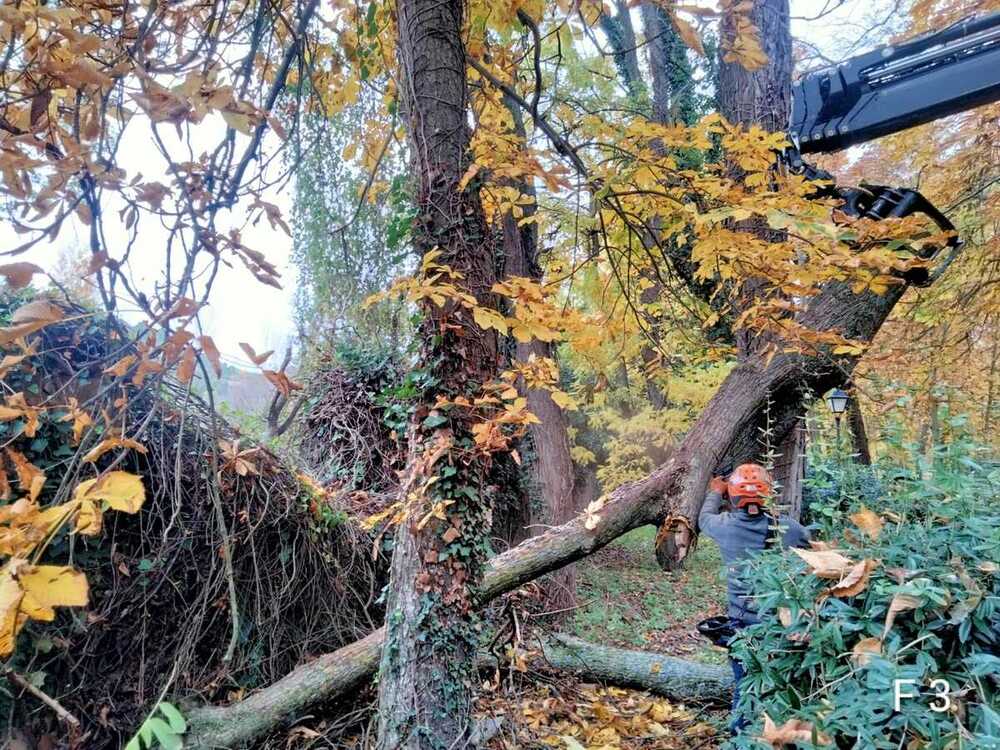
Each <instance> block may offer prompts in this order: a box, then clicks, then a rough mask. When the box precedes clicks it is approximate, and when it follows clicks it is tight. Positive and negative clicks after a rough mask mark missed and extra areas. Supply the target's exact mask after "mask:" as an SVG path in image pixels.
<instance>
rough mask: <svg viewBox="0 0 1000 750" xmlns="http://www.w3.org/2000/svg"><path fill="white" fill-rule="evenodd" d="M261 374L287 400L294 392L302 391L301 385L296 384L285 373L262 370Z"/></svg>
mask: <svg viewBox="0 0 1000 750" xmlns="http://www.w3.org/2000/svg"><path fill="white" fill-rule="evenodd" d="M261 372H262V373H263V374H264V377H265V378H267V379H268V380H269V381H270V382H271V384H272V385H273V386H274V387H275V388H277V389H278V391H279V392H280V393H281V395H282V396H285V397H286V398H287V397H288V396H291V395H292V391H299V390H302V385H301V384H299V383H296V382H295V381H294V380H292V379H291V378H290V377H288V376H287V375H285V373H283V372H276V371H274V370H261Z"/></svg>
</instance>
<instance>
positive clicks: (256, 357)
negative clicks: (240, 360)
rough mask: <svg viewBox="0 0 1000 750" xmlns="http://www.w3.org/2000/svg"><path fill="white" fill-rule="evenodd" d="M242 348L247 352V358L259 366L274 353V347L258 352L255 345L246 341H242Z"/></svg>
mask: <svg viewBox="0 0 1000 750" xmlns="http://www.w3.org/2000/svg"><path fill="white" fill-rule="evenodd" d="M240 349H242V350H243V351H244V352H246V355H247V358H248V359H249V360H250V361H251V362H253V363H254V364H255V365H257V366H258V367H260V366H261V365H262V364H264V363H265V362H266V361H267V360H268V359H269V358H270V357H271V355H272V354H274V350H273V349H271V350H270V351H266V352H264V353H263V354H257V352H255V351H254V349H253V347H252V346H250V344H248V343H246V342H244V341H241V342H240Z"/></svg>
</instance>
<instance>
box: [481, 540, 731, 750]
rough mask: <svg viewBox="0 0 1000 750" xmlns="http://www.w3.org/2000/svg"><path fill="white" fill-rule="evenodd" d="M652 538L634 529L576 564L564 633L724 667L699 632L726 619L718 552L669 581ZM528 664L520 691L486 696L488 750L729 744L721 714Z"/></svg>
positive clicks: (491, 689)
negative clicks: (714, 619) (574, 601)
mask: <svg viewBox="0 0 1000 750" xmlns="http://www.w3.org/2000/svg"><path fill="white" fill-rule="evenodd" d="M654 536H655V529H652V528H643V529H636V530H635V531H633V532H630V533H629V534H626V535H625V536H623V537H621V538H620V539H618V540H617V541H615V542H613V543H611V544H610V545H608V546H607V547H606V548H605V549H603V550H601V551H600V552H597V553H596V554H594V555H591V556H590V557H588V558H587V559H585V560H583V561H581V562H579V563H577V585H578V590H577V596H578V601H579V607H578V609H576V610H575V611H574V612H573V613H572V614H571V615H570V616H569V617H568V618H567V620H566V621H565V622H564V623H563V625H562V629H563V630H565V631H568V632H570V633H572V634H574V635H577V636H579V637H581V638H585V639H587V640H590V641H593V642H596V643H604V644H609V645H618V646H623V647H627V648H638V649H642V650H646V651H657V652H662V653H667V654H670V655H673V656H679V657H682V658H688V659H694V660H700V661H706V662H712V663H720V662H723V661H725V653H724V652H723V651H721V650H720V649H716V648H714V647H713V646H712V645H711V644H709V643H708V641H706V640H704V639H703V638H702V637H701V636H699V635H698V631H697V627H696V626H697V623H698V621H699V620H701V619H704V618H706V617H711V616H713V615H717V614H721V613H722V612H723V607H724V602H725V583H724V582H723V580H722V579H721V578H720V575H719V572H720V565H721V562H720V559H719V551H718V548H717V547H716V546H715V544H714V543H713V542H711V540H709V539H706V538H703V539H701V540H700V541H699V546H698V549H697V551H696V552H695V554H694V555H693V556H692V557H691V558H689V560H688V565H687V567H686V568H685V569H684V570H683V571H681V572H678V573H664V572H663V571H662V570H660V568H659V567H658V566H657V564H656V560H655V558H654V557H653V537H654ZM527 663H528V664H531V665H532V666H527V665H526V673H525V674H523V675H522V676H521V677H522V679H520V680H515V682H516V684H511V683H506V684H504V683H502V684H501V685H500V686H498V685H497V684H496V682H495V681H493V682H488V683H486V684H485V685H484V686H483V691H482V692H481V694H480V700H479V703H478V706H477V709H478V710H477V715H478V717H479V718H480V720H484V719H486V720H487V721H495V722H496V723H497V725H498V726H499V729H498V730H497V731H496V734H495V735H494V736H493V738H492V739H491V740H490V742H489V743H488V746H489V747H490V748H491V749H492V750H508V749H513V748H561V749H563V750H584V749H586V750H645V749H647V748H649V749H652V748H657V749H658V750H659V749H662V750H675V749H676V750H713V749H714V748H718V747H719V746H720V744H721V743H722V741H723V740H724V739H725V737H726V736H727V735H726V733H725V732H724V731H723V732H722V733H720V728H723V727H724V726H725V723H726V720H727V718H728V716H727V712H726V711H724V710H723V711H719V710H713V711H707V710H705V709H704V708H702V707H700V706H686V705H683V704H681V703H675V702H673V701H670V700H667V699H665V698H662V697H659V696H655V695H651V694H649V693H646V692H642V691H638V690H626V689H622V688H616V687H607V686H602V685H595V684H592V683H587V682H581V681H579V680H576V679H574V678H572V677H570V676H569V675H567V674H565V673H553V672H551V671H548V670H545V669H544V668H543V671H542V672H536V671H534V668H536V667H539V666H540V662H539V661H538V660H537V659H534V658H532V655H528V658H527Z"/></svg>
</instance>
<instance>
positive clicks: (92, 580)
mask: <svg viewBox="0 0 1000 750" xmlns="http://www.w3.org/2000/svg"><path fill="white" fill-rule="evenodd" d="M26 300H27V297H25V296H16V297H8V298H6V299H4V300H2V302H0V324H3V323H7V322H8V321H9V319H10V315H11V314H12V313H13V311H14V310H16V309H17V308H18V307H19V306H20V305H22V304H24V303H25V301H26ZM58 305H59V307H60V308H61V309H62V310H63V311H64V312H65V315H64V318H63V320H62V321H61V322H58V323H54V324H52V325H48V326H47V327H44V328H42V329H41V330H38V331H36V332H33V333H30V334H29V335H27V336H26V338H24V339H22V343H23V344H26V345H27V348H26V349H22V348H20V346H21V344H20V343H19V344H17V346H15V345H14V344H11V345H9V346H7V347H5V348H6V349H7V351H5V354H6V355H8V358H7V359H6V360H5V365H6V368H5V369H6V372H5V373H4V376H3V390H4V396H5V397H7V399H10V398H11V397H12V396H13V395H14V394H23V395H24V397H25V398H26V400H27V402H28V403H29V404H30V405H31V406H32V407H33V408H35V407H37V410H38V411H37V419H38V423H37V425H35V426H34V428H33V429H31V430H30V433H31V436H30V437H29V435H28V434H26V432H29V431H26V429H25V428H26V424H25V423H24V421H23V420H10V421H6V422H3V423H0V438H2V444H3V446H5V447H6V448H10V449H14V450H16V451H18V452H19V453H20V454H21V455H23V456H24V457H25V458H26V459H27V460H28V461H30V463H31V464H32V465H33V466H35V467H37V468H38V469H39V470H40V471H41V472H43V473H44V475H45V476H46V481H45V484H44V486H43V489H42V491H41V494H40V496H39V498H38V499H39V502H40V503H41V504H42V505H43V506H47V505H49V504H53V503H56V502H59V501H61V499H63V498H64V497H65V495H66V493H68V492H69V491H70V489H71V487H72V485H73V484H74V483H75V482H76V481H77V480H79V479H84V478H87V477H88V476H92V475H94V474H95V473H96V472H95V469H96V470H103V469H105V468H108V467H110V466H112V465H114V467H115V468H116V469H122V470H126V471H129V472H132V473H134V474H137V475H139V476H141V477H142V481H143V484H144V486H145V489H146V497H147V499H146V503H145V505H144V507H143V509H142V511H141V513H138V514H136V515H124V514H113V515H111V516H108V520H107V521H106V522H105V527H104V529H103V533H102V534H100V535H99V536H96V537H93V538H88V539H84V538H82V537H78V536H70V535H68V534H61V535H60V536H59V537H58V538H55V539H53V540H52V542H51V543H50V544H49V545H48V547H47V548H46V552H45V556H46V559H50V558H51V559H53V560H59V561H62V562H65V561H67V560H71V561H72V563H73V564H74V565H75V566H76V567H78V568H80V569H82V570H83V571H84V572H85V573H86V574H87V578H88V580H89V584H90V604H89V606H88V607H87V608H85V609H72V610H60V614H59V615H58V617H57V619H56V621H55V622H54V623H37V624H30V623H29V625H28V626H27V627H26V628H25V629H24V631H23V632H22V634H21V636H20V637H19V639H18V642H17V650H16V651H15V653H14V654H13V656H12V657H11V659H10V660H9V661H8V663H7V668H8V669H12V670H16V671H17V672H18V673H19V674H24V675H28V676H29V677H30V679H31V681H32V682H33V683H34V684H36V686H39V687H40V688H41V689H42V690H43V691H44V692H45V693H47V694H48V695H49V696H51V697H52V698H54V699H55V700H57V701H58V702H59V703H60V704H61V705H62V706H63V707H65V709H66V710H67V711H69V712H70V713H71V714H73V715H74V716H76V717H78V719H79V721H80V722H81V724H82V729H81V730H80V732H78V733H77V736H76V738H75V740H73V741H72V743H71V744H72V745H75V746H77V747H86V748H94V749H100V748H118V747H122V746H123V745H124V743H125V740H126V739H127V738H128V736H129V735H130V734H131V732H132V731H134V729H135V727H136V726H137V725H138V724H139V723H140V722H141V721H142V719H143V718H144V716H145V714H146V713H147V712H148V710H149V708H150V706H151V705H153V704H155V703H156V702H157V701H158V700H159V699H160V698H161V696H162V695H164V694H166V695H170V696H178V697H183V696H185V695H196V696H197V697H198V698H199V699H200V700H205V701H224V700H226V699H227V698H228V697H230V696H231V695H234V694H236V695H238V694H241V693H242V692H243V691H246V690H250V689H253V688H255V687H257V686H260V685H264V684H269V683H271V682H273V681H274V680H276V679H277V678H279V677H281V676H283V675H284V674H286V673H287V672H288V671H289V670H290V669H291V668H292V667H293V666H295V665H296V664H298V663H300V662H302V661H304V660H306V659H308V658H309V657H310V656H312V655H315V654H318V653H322V652H325V651H329V650H333V649H335V648H337V647H339V646H341V645H343V644H344V643H347V642H350V641H353V640H355V639H356V638H358V637H360V636H361V635H363V634H365V633H367V632H369V631H370V630H371V629H372V628H374V627H376V626H377V625H378V623H379V622H380V620H381V612H380V610H379V607H378V606H377V605H376V604H375V600H376V598H377V594H378V590H379V588H380V586H381V582H380V580H381V570H380V567H379V562H378V561H373V560H372V558H371V540H370V538H369V537H368V535H367V534H366V533H365V532H363V531H361V530H360V529H359V528H358V527H357V526H356V525H354V524H352V523H349V522H347V520H346V514H343V513H341V514H331V513H329V512H326V511H328V510H329V509H328V508H327V507H326V506H327V505H328V504H329V503H330V502H333V500H332V499H331V498H330V497H329V496H327V495H326V494H325V493H323V492H321V491H318V490H317V489H316V487H315V485H313V484H311V483H310V482H308V481H304V479H303V478H302V477H301V476H300V475H298V474H297V473H296V472H295V471H293V470H292V469H291V468H290V467H288V466H287V465H286V464H284V463H283V462H282V461H281V460H280V459H279V458H278V457H277V456H275V455H274V454H272V453H271V452H269V451H267V450H266V449H264V448H262V447H255V446H251V445H248V444H247V443H246V441H245V440H241V439H240V436H239V435H238V433H237V431H236V430H235V429H234V428H232V427H231V426H229V425H228V424H226V423H225V422H224V421H222V420H221V419H220V418H219V417H218V416H217V415H216V414H215V413H214V412H213V410H212V409H211V408H210V407H209V406H208V405H207V404H206V402H205V401H204V400H203V399H201V398H199V397H198V396H197V395H196V394H195V393H194V392H193V391H192V389H191V387H189V386H184V385H181V384H179V383H177V382H175V381H173V380H171V379H169V378H168V377H166V376H164V375H163V374H162V373H153V374H152V375H149V374H147V376H145V377H136V372H135V369H134V368H131V369H129V368H125V369H122V368H115V367H114V365H115V363H116V362H121V361H122V358H123V356H127V355H128V353H129V352H133V351H135V347H136V345H137V343H138V342H137V341H136V338H135V334H134V332H133V331H131V330H130V329H128V328H127V327H126V326H125V325H124V324H123V323H122V322H121V321H120V320H117V319H115V318H114V317H111V316H106V315H103V314H96V313H93V312H91V311H88V310H86V309H83V308H80V307H76V306H73V305H70V304H68V303H64V302H59V303H58ZM22 355H24V356H23V357H22ZM18 357H22V358H21V359H17V358H18ZM112 370H115V371H112ZM69 404H74V405H76V408H78V409H79V410H80V411H82V412H85V413H87V414H89V415H91V416H92V418H93V424H92V425H90V426H89V428H88V429H85V430H83V431H82V434H80V435H79V436H74V435H73V426H74V425H73V420H72V419H68V418H67V414H69V413H70V412H69V410H68V409H69ZM109 425H113V430H112V429H109ZM112 434H118V435H120V436H122V437H123V438H127V439H128V440H131V441H136V443H138V444H139V445H140V446H141V450H137V449H128V450H121V449H117V450H109V451H107V452H106V453H105V454H104V455H102V456H100V457H99V458H98V459H97V460H96V462H95V461H92V460H91V461H88V460H85V459H86V454H87V453H88V452H89V451H91V450H92V448H93V447H94V445H95V443H100V442H106V440H107V438H108V436H109V435H112ZM77 437H78V439H75V438H77ZM10 468H11V467H10V464H9V463H8V464H7V466H6V467H5V470H6V469H10ZM7 473H8V474H10V475H11V480H12V481H11V482H8V483H9V484H12V487H13V488H17V489H14V490H13V491H12V492H11V493H9V494H8V497H7V498H4V499H3V500H0V505H2V504H5V503H9V502H12V501H13V500H14V499H16V495H17V494H18V493H19V491H20V488H18V486H17V477H16V476H14V475H13V474H12V472H9V471H8V472H7ZM320 511H323V512H320ZM330 518H336V519H337V521H336V522H330V521H329V519H330ZM227 557H228V560H227ZM0 704H6V705H0V711H2V712H3V715H4V716H5V717H10V723H11V727H12V730H11V731H15V730H16V735H19V736H20V737H22V739H23V741H25V742H26V743H27V744H28V746H32V747H34V746H37V745H38V744H39V743H42V742H43V739H44V738H46V737H47V738H48V741H54V742H61V741H62V739H63V738H64V737H65V727H63V726H61V725H60V724H59V722H58V720H57V718H56V716H55V715H54V714H53V713H52V712H51V710H50V709H49V708H48V707H46V706H44V705H43V704H41V703H40V702H38V701H37V700H35V699H33V698H30V697H27V696H23V695H22V694H20V693H19V692H14V693H13V694H11V695H10V696H9V697H8V696H3V695H0Z"/></svg>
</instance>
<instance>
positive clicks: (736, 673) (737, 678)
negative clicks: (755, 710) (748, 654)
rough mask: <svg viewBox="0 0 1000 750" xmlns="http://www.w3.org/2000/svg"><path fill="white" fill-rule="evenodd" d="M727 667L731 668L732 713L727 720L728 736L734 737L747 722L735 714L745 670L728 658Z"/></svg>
mask: <svg viewBox="0 0 1000 750" xmlns="http://www.w3.org/2000/svg"><path fill="white" fill-rule="evenodd" d="M729 666H731V667H732V668H733V711H732V715H731V716H730V719H729V734H730V735H732V736H733V737H735V736H736V735H738V734H739V733H740V732H741V731H743V730H744V729H745V728H746V726H747V724H748V722H747V720H746V719H744V718H743V717H741V716H739V715H738V714H737V711H738V710H739V707H740V683H741V682H742V681H743V678H744V677H746V675H747V673H746V670H745V669H743V665H742V664H741V663H740V662H738V661H736V659H733V658H732V657H730V659H729Z"/></svg>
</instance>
